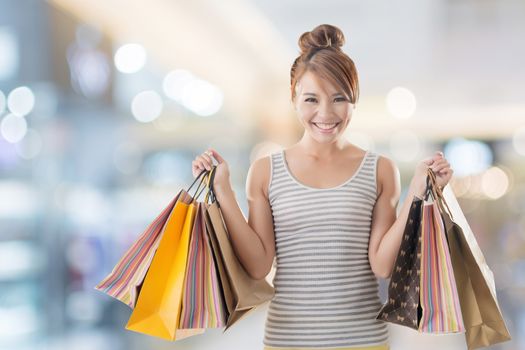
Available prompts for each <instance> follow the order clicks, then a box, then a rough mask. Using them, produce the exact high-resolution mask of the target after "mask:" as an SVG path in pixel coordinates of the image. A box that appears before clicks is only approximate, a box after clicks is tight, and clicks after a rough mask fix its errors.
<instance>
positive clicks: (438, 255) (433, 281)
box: [419, 201, 465, 333]
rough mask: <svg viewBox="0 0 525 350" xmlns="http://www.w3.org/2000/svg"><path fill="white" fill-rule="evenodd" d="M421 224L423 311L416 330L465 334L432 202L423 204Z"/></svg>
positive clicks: (441, 227) (442, 230)
mask: <svg viewBox="0 0 525 350" xmlns="http://www.w3.org/2000/svg"><path fill="white" fill-rule="evenodd" d="M421 225H422V226H421V227H422V231H421V275H420V285H421V295H420V299H421V308H422V309H423V311H422V315H421V321H420V324H419V330H420V331H421V332H427V333H452V332H464V331H465V326H464V325H463V316H462V314H461V307H460V305H459V297H458V293H457V287H456V281H455V279H454V270H453V268H452V261H451V259H450V252H449V249H448V243H447V238H446V236H445V235H446V233H445V226H444V223H443V220H442V219H441V213H440V212H439V209H438V206H437V204H436V203H435V202H426V201H425V205H424V206H423V217H422V219H421Z"/></svg>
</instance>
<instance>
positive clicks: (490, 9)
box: [0, 0, 525, 350]
mask: <svg viewBox="0 0 525 350" xmlns="http://www.w3.org/2000/svg"><path fill="white" fill-rule="evenodd" d="M322 23H329V24H334V25H336V26H338V27H340V28H341V29H342V30H343V32H344V33H345V35H346V44H345V45H344V47H343V50H344V51H345V52H347V53H348V54H349V55H350V56H351V57H352V58H353V59H354V61H355V64H356V66H357V69H358V72H359V77H360V84H361V85H360V86H361V99H360V102H359V103H358V105H357V109H356V111H355V114H354V116H353V119H352V121H351V123H350V125H349V127H348V129H347V131H346V132H347V138H348V139H349V140H350V141H351V142H353V143H355V144H356V145H358V146H360V147H362V148H365V149H372V150H375V151H376V152H379V153H381V154H383V155H385V156H388V157H390V158H392V159H393V160H395V162H396V164H397V165H398V167H399V169H400V171H401V181H402V186H403V193H402V196H401V202H402V201H403V200H404V197H403V196H404V195H406V189H407V186H408V183H409V182H410V179H411V177H412V175H413V173H414V169H415V165H416V164H417V162H418V161H419V160H421V159H422V158H425V157H427V156H430V155H432V154H433V153H434V152H435V151H437V150H442V151H443V152H444V154H445V157H446V158H447V159H449V161H450V163H451V167H452V168H453V169H454V177H453V179H452V181H451V183H450V186H451V187H452V189H453V190H454V193H455V194H456V196H457V197H458V200H459V202H460V204H461V207H462V209H463V211H464V213H465V215H466V217H467V218H468V220H469V223H470V225H471V227H472V229H473V231H474V233H475V234H476V238H477V240H478V243H479V245H480V247H481V249H482V250H483V252H484V254H485V258H486V260H487V263H488V265H489V266H490V268H491V269H492V271H493V272H494V275H495V283H496V289H497V295H498V301H499V303H500V307H501V310H502V312H503V315H504V318H505V322H506V323H507V326H508V328H509V330H510V333H511V335H512V337H513V339H512V341H509V342H506V343H502V344H499V345H495V346H493V347H490V349H502V350H503V349H505V350H511V349H512V350H518V349H525V69H524V67H523V62H525V2H524V1H522V0H498V1H496V0H484V1H479V0H476V1H474V0H427V1H414V0H412V1H411V0H401V1H396V2H391V1H355V0H351V1H348V0H346V1H344V0H335V1H313V0H301V1H297V0H293V1H275V0H274V1H262V0H244V1H243V0H228V1H212V0H192V1H180V0H171V1H168V0H148V1H145V0H130V1H123V0H91V1H79V0H49V1H44V0H0V349H17V350H18V349H52V350H55V349H68V350H84V349H97V350H106V349H107V350H119V349H130V350H132V349H262V337H263V324H264V319H265V312H266V309H265V308H264V307H262V308H260V309H258V310H256V311H255V312H254V313H252V314H251V315H250V316H249V317H247V318H246V319H245V320H243V322H240V323H239V324H238V325H236V326H234V327H233V328H232V329H231V330H229V331H228V332H226V333H224V334H223V333H222V331H221V330H208V331H207V332H206V334H204V335H199V336H195V337H191V338H188V339H184V340H181V341H179V342H173V343H170V342H166V341H163V340H160V339H156V338H152V337H148V336H145V335H141V334H137V333H134V332H131V331H127V330H125V329H124V326H125V324H126V321H127V319H128V317H129V315H130V309H129V308H128V307H127V306H126V305H124V304H122V303H119V302H117V301H115V300H113V299H112V298H109V297H108V296H106V295H104V294H102V293H100V292H98V291H96V290H94V286H95V285H96V284H97V283H98V282H99V281H100V280H101V279H102V278H103V277H104V276H106V275H107V273H109V272H110V271H111V269H112V267H113V266H114V265H115V263H116V262H117V261H118V259H119V258H120V256H121V255H122V254H123V252H124V251H125V250H126V249H127V248H128V247H129V246H130V244H131V243H132V242H133V241H134V239H135V238H136V237H137V235H138V234H139V233H141V232H142V230H143V229H144V228H145V227H146V225H147V224H148V223H149V222H151V220H152V219H153V218H154V217H155V216H156V215H157V214H158V213H159V212H160V210H161V209H162V208H164V207H165V205H166V204H167V203H168V202H169V201H170V200H171V198H172V197H173V195H174V194H175V193H176V192H177V191H178V190H179V189H180V188H183V187H187V186H188V185H189V184H190V183H191V181H192V174H191V161H192V160H193V158H194V157H195V156H196V155H197V154H199V153H201V152H203V151H204V150H205V149H206V148H208V147H213V148H215V149H216V150H217V151H218V152H219V153H220V154H221V155H222V156H223V157H224V158H225V159H226V160H227V161H228V164H229V165H230V169H231V180H232V184H233V187H234V190H235V193H236V195H237V199H238V201H239V205H240V206H241V208H242V209H243V212H244V213H245V214H247V202H246V197H245V180H246V174H247V170H248V168H249V166H250V164H251V162H253V161H254V160H255V159H257V158H259V157H262V156H265V155H268V154H270V153H271V152H274V151H276V150H279V149H281V148H282V147H287V146H288V145H291V144H293V143H294V142H296V141H297V140H298V139H299V138H300V137H301V135H302V129H301V125H300V124H299V123H298V121H297V119H296V117H295V115H294V113H293V109H292V106H291V103H290V96H289V69H290V66H291V64H292V62H293V60H294V59H295V57H296V56H297V55H298V53H299V49H298V46H297V39H298V37H299V35H300V34H301V33H303V32H305V31H308V30H311V29H313V28H314V27H315V26H317V25H319V24H322ZM399 207H400V206H399ZM267 279H268V280H269V281H271V276H268V278H267ZM386 283H387V281H381V288H382V293H383V294H382V296H383V297H385V292H386V291H385V288H386V286H387V284H386ZM403 332H405V333H403ZM416 335H417V334H414V333H411V331H410V330H400V329H392V349H407V347H404V346H402V345H400V344H403V342H402V339H405V341H406V340H407V339H411V340H410V344H411V346H414V349H415V346H418V348H421V347H425V348H426V349H431V348H432V346H437V345H436V344H445V343H446V342H447V341H450V342H451V343H450V344H449V345H448V348H450V349H453V348H454V347H453V345H451V344H452V342H453V339H454V336H448V338H446V337H447V336H442V337H441V338H440V340H439V341H437V340H436V339H435V338H434V339H430V338H428V337H427V338H423V337H419V338H418V337H417V336H416ZM444 338H446V339H444ZM455 339H458V338H455ZM440 341H442V342H441V343H440ZM440 346H442V345H440ZM441 348H443V347H441Z"/></svg>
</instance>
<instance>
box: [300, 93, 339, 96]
mask: <svg viewBox="0 0 525 350" xmlns="http://www.w3.org/2000/svg"><path fill="white" fill-rule="evenodd" d="M303 95H311V96H317V94H315V93H313V92H304V93H303ZM337 95H342V96H344V94H343V93H341V92H336V93H335V94H332V96H337Z"/></svg>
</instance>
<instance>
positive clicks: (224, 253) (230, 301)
mask: <svg viewBox="0 0 525 350" xmlns="http://www.w3.org/2000/svg"><path fill="white" fill-rule="evenodd" d="M214 175H215V167H213V168H212V170H211V178H210V187H211V191H210V193H211V196H210V199H211V203H210V204H208V203H206V202H205V208H206V227H207V229H208V232H209V236H210V238H211V243H212V247H213V251H214V254H215V257H216V260H217V261H218V263H217V265H218V267H219V275H220V281H221V285H222V289H223V292H224V300H225V302H226V305H227V310H228V316H227V321H226V327H225V329H224V332H225V331H226V330H228V329H229V328H230V327H231V326H232V325H233V324H234V323H236V322H237V321H239V320H241V319H242V318H244V317H246V316H247V315H248V314H249V313H250V312H252V311H254V310H255V309H256V308H257V307H258V306H260V305H262V304H264V303H265V302H267V301H269V300H271V299H272V298H273V296H274V288H273V287H272V286H270V285H269V284H268V282H266V280H265V279H260V280H256V279H253V278H251V277H250V276H249V275H248V273H247V272H246V270H245V269H244V267H243V266H242V264H241V262H240V261H239V260H238V258H237V255H236V254H235V251H234V249H233V246H232V245H231V241H230V237H229V234H228V231H227V228H226V225H225V223H224V219H223V216H222V213H221V211H220V205H219V202H218V201H217V199H216V197H215V195H214V191H213V178H214Z"/></svg>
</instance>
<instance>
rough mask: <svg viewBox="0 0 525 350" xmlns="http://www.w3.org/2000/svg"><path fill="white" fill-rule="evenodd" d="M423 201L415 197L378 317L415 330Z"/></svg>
mask: <svg viewBox="0 0 525 350" xmlns="http://www.w3.org/2000/svg"><path fill="white" fill-rule="evenodd" d="M422 205H423V200H422V199H420V198H418V197H414V198H413V200H412V203H411V205H410V210H409V213H408V218H407V222H406V224H405V229H404V232H403V238H402V240H401V245H400V248H399V253H398V255H397V257H396V260H395V263H394V267H393V270H392V273H391V276H390V282H389V284H388V300H387V302H386V303H385V304H384V305H383V306H382V307H381V309H380V310H379V312H378V314H377V316H376V319H378V320H382V321H387V322H391V323H395V324H399V325H402V326H406V327H409V328H412V329H415V330H418V329H419V322H418V321H419V318H418V315H421V306H420V304H419V289H420V273H421V272H420V265H421V264H420V260H421V246H420V245H419V242H420V240H419V238H420V237H421V214H422Z"/></svg>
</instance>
